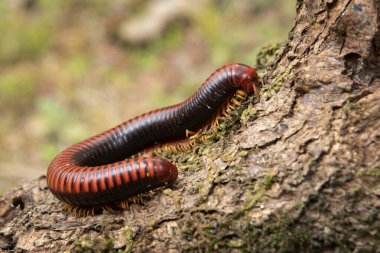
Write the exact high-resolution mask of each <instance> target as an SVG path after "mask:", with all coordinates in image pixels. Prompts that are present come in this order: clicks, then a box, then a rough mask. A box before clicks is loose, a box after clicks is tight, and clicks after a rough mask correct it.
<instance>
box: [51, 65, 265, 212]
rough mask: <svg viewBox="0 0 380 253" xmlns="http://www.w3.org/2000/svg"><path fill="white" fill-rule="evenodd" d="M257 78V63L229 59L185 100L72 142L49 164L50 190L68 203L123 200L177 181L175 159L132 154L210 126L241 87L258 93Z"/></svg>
mask: <svg viewBox="0 0 380 253" xmlns="http://www.w3.org/2000/svg"><path fill="white" fill-rule="evenodd" d="M257 82H258V77H257V74H256V72H255V71H254V69H253V68H251V67H249V66H247V65H244V64H229V65H225V66H223V67H221V68H219V69H218V70H216V71H215V72H214V73H213V74H212V75H211V76H210V77H209V78H208V79H207V80H206V81H205V82H204V83H203V84H202V86H201V87H200V88H199V89H198V90H197V91H196V92H195V94H194V95H192V96H191V97H190V98H188V99H187V100H185V101H184V102H181V103H179V104H176V105H173V106H168V107H165V108H161V109H157V110H154V111H151V112H148V113H145V114H142V115H140V116H138V117H135V118H133V119H130V120H128V121H126V122H124V123H122V124H120V125H118V126H116V127H114V128H112V129H110V130H108V131H105V132H103V133H100V134H98V135H96V136H94V137H91V138H89V139H86V140H84V141H82V142H80V143H77V144H74V145H72V146H71V147H69V148H67V149H65V150H64V151H62V152H61V153H60V154H58V155H57V156H56V157H55V159H54V160H53V161H52V162H51V164H50V165H49V167H48V170H47V181H48V187H49V189H50V191H51V192H52V193H53V194H54V195H55V196H56V197H57V198H58V199H60V200H61V201H64V202H66V203H68V204H71V205H79V206H93V205H104V204H113V203H118V202H120V201H123V200H126V199H127V198H128V197H130V196H133V195H137V194H139V193H142V192H145V191H148V190H151V189H154V188H157V187H160V186H164V185H170V184H173V183H174V181H175V180H176V178H177V176H178V171H177V168H176V166H175V165H173V164H172V163H170V162H168V161H166V160H164V159H160V158H152V157H150V156H149V157H138V158H128V157H131V156H132V155H134V154H136V153H138V152H140V151H142V150H145V149H147V148H150V147H154V146H157V145H162V144H165V143H170V142H173V141H179V140H186V138H187V137H186V135H187V132H188V131H190V132H199V131H201V130H202V129H205V127H207V126H209V125H210V124H211V123H212V121H213V120H215V119H216V117H217V116H219V115H221V112H222V111H223V110H224V109H225V107H226V105H227V103H228V102H229V100H230V99H231V98H232V97H233V96H234V94H235V93H236V92H237V91H238V90H243V91H245V92H247V93H249V92H251V91H254V92H255V94H256V95H257V91H256V85H257Z"/></svg>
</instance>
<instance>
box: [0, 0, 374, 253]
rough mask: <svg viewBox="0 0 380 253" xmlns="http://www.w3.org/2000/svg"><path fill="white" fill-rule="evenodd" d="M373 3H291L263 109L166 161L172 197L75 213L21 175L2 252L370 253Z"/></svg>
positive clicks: (2, 213)
mask: <svg viewBox="0 0 380 253" xmlns="http://www.w3.org/2000/svg"><path fill="white" fill-rule="evenodd" d="M379 8H380V4H379V1H375V0H323V1H314V0H304V1H298V4H297V17H296V21H295V25H294V27H293V29H292V30H291V31H290V34H289V40H288V42H287V44H286V45H285V46H284V47H283V48H282V50H281V52H279V53H278V54H277V56H276V57H275V60H274V61H272V62H271V64H270V65H266V66H265V68H264V66H262V62H263V61H265V59H264V56H261V57H260V60H261V61H260V62H259V64H258V68H260V67H261V68H262V69H261V71H262V73H263V87H262V90H261V93H262V99H261V101H260V102H259V103H256V104H252V103H251V102H252V98H250V99H248V100H247V101H245V103H244V104H245V107H243V109H242V110H244V111H243V112H242V114H240V115H239V119H240V122H239V121H238V122H235V123H234V124H231V123H229V124H228V123H225V124H222V126H221V127H220V129H221V130H220V132H219V134H218V135H217V136H215V138H216V141H215V142H214V143H208V144H203V145H199V146H198V147H196V148H195V149H194V150H192V151H190V152H188V153H186V154H179V155H175V156H172V159H174V160H175V161H176V163H177V164H178V165H179V167H180V169H181V173H180V176H179V178H178V182H177V183H176V185H175V186H174V187H173V189H172V190H165V191H164V192H156V193H154V194H153V195H151V196H147V197H145V199H144V202H143V204H132V205H131V207H130V210H127V211H119V212H114V213H110V212H105V213H103V214H101V215H98V216H90V217H84V218H76V217H74V216H72V215H69V214H68V213H67V212H66V211H64V209H63V205H62V203H60V202H59V201H58V200H56V199H55V198H54V197H53V196H52V195H51V194H50V193H49V191H48V190H47V188H46V182H45V179H44V178H41V179H39V180H35V181H32V182H30V183H28V184H25V185H23V186H22V187H21V188H19V189H15V190H13V191H11V192H9V193H7V194H5V195H4V196H3V197H2V198H1V199H0V217H1V219H0V249H2V250H14V251H16V252H19V251H23V250H27V251H36V252H41V251H57V250H59V251H64V250H76V251H79V252H82V251H91V250H95V251H100V250H104V251H107V250H112V249H122V250H124V251H125V252H129V251H131V250H132V251H136V252H142V251H144V252H146V251H151V252H166V250H169V251H171V252H177V251H188V252H192V251H233V252H254V251H257V252H263V251H276V252H278V251H280V252H294V251H317V252H319V251H321V250H322V249H324V250H325V251H339V252H376V251H377V252H380V248H379V246H378V245H380V213H379V211H380V131H379V129H380V71H379V70H380V64H379V63H380V29H379V28H380V22H379ZM270 51H271V50H268V52H270ZM264 55H265V54H264ZM235 119H236V116H235ZM231 126H232V127H231ZM228 127H230V128H231V129H229V130H228V131H226V128H228ZM226 133H227V135H226ZM221 136H222V137H223V138H221Z"/></svg>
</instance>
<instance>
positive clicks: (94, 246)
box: [74, 235, 114, 253]
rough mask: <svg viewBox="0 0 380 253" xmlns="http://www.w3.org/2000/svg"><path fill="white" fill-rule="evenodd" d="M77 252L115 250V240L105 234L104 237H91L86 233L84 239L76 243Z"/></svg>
mask: <svg viewBox="0 0 380 253" xmlns="http://www.w3.org/2000/svg"><path fill="white" fill-rule="evenodd" d="M74 252H75V253H91V252H103V253H107V252H114V249H113V240H112V239H111V238H109V237H108V235H105V236H104V237H97V238H93V239H91V238H89V236H88V235H84V236H83V237H82V239H81V240H80V241H78V242H76V243H75V247H74Z"/></svg>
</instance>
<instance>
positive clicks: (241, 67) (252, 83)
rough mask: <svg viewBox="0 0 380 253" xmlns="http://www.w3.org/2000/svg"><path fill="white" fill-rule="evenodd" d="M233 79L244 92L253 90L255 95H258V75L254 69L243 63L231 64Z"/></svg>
mask: <svg viewBox="0 0 380 253" xmlns="http://www.w3.org/2000/svg"><path fill="white" fill-rule="evenodd" d="M232 68H233V81H234V84H235V85H237V86H238V87H239V88H240V89H242V90H243V91H245V92H246V93H251V92H252V91H253V92H254V94H255V96H256V97H258V98H259V97H260V96H259V93H258V92H257V84H258V82H259V77H258V76H257V73H256V71H255V70H254V69H253V68H252V67H250V66H248V65H245V64H233V67H232Z"/></svg>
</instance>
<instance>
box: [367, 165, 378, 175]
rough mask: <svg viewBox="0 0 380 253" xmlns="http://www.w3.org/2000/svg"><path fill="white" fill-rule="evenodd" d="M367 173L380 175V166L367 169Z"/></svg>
mask: <svg viewBox="0 0 380 253" xmlns="http://www.w3.org/2000/svg"><path fill="white" fill-rule="evenodd" d="M365 174H366V175H369V176H375V177H380V167H375V168H372V169H368V170H366V171H365Z"/></svg>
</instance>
